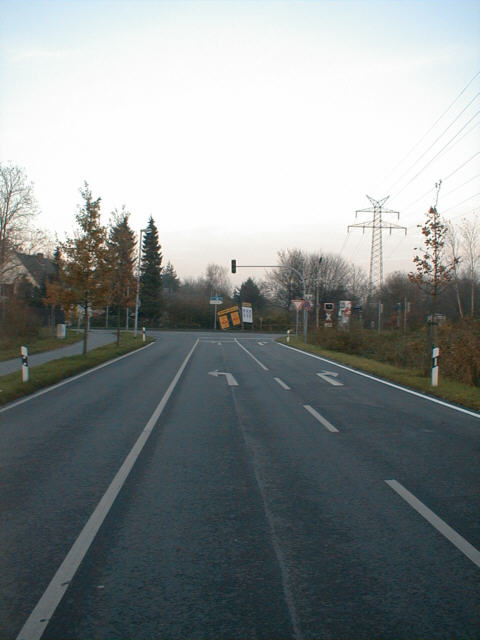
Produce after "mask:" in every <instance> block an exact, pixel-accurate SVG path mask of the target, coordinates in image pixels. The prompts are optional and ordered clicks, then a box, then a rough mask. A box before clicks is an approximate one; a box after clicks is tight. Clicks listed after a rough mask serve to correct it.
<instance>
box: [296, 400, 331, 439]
mask: <svg viewBox="0 0 480 640" xmlns="http://www.w3.org/2000/svg"><path fill="white" fill-rule="evenodd" d="M303 407H304V409H306V410H307V411H308V413H311V414H312V416H313V417H314V418H316V419H317V420H318V421H319V422H321V423H322V424H323V426H324V427H326V428H327V429H328V430H329V431H331V432H332V433H338V429H336V428H335V427H334V426H333V424H330V422H329V421H328V420H327V419H326V418H324V417H323V416H322V415H320V414H319V413H318V411H315V409H314V408H313V407H311V406H310V405H309V404H304V405H303Z"/></svg>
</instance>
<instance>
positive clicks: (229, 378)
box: [208, 371, 238, 387]
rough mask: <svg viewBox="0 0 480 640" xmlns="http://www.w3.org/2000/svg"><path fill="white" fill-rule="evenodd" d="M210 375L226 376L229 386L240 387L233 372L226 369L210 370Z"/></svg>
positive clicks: (216, 376)
mask: <svg viewBox="0 0 480 640" xmlns="http://www.w3.org/2000/svg"><path fill="white" fill-rule="evenodd" d="M208 375H209V376H214V377H215V378H218V376H225V378H226V380H227V384H228V386H229V387H238V382H237V381H236V380H235V378H234V377H233V376H232V374H231V373H226V372H225V371H209V372H208Z"/></svg>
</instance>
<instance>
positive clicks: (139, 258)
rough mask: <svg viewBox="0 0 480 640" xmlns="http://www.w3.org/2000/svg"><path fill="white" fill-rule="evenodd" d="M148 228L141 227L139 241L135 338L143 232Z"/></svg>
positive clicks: (136, 320) (135, 335)
mask: <svg viewBox="0 0 480 640" xmlns="http://www.w3.org/2000/svg"><path fill="white" fill-rule="evenodd" d="M144 231H147V229H140V239H139V242H138V267H137V296H136V300H135V329H134V331H133V336H134V338H136V337H137V330H138V308H139V306H140V264H141V259H142V233H143V232H144Z"/></svg>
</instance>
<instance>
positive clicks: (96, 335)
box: [0, 329, 116, 376]
mask: <svg viewBox="0 0 480 640" xmlns="http://www.w3.org/2000/svg"><path fill="white" fill-rule="evenodd" d="M115 339H116V336H115V331H112V330H110V329H93V330H91V331H89V333H88V351H91V350H92V349H96V348H97V347H102V346H103V345H104V344H108V343H109V342H114V341H115ZM27 346H28V345H27ZM18 351H19V353H18V358H14V359H13V360H5V361H3V362H0V376H5V375H7V373H13V372H14V371H18V372H19V373H20V371H21V370H22V361H21V358H20V349H19V350H18ZM82 352H83V340H80V341H79V342H76V343H75V344H70V345H68V347H61V348H60V349H54V350H53V351H44V352H43V353H35V354H34V355H31V356H28V365H29V367H35V366H37V365H39V364H43V363H44V362H49V361H50V360H58V359H59V358H67V357H68V356H76V355H79V354H81V353H82Z"/></svg>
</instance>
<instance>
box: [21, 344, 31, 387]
mask: <svg viewBox="0 0 480 640" xmlns="http://www.w3.org/2000/svg"><path fill="white" fill-rule="evenodd" d="M20 355H21V358H22V381H23V382H28V380H29V377H30V375H29V369H28V348H27V347H20Z"/></svg>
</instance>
